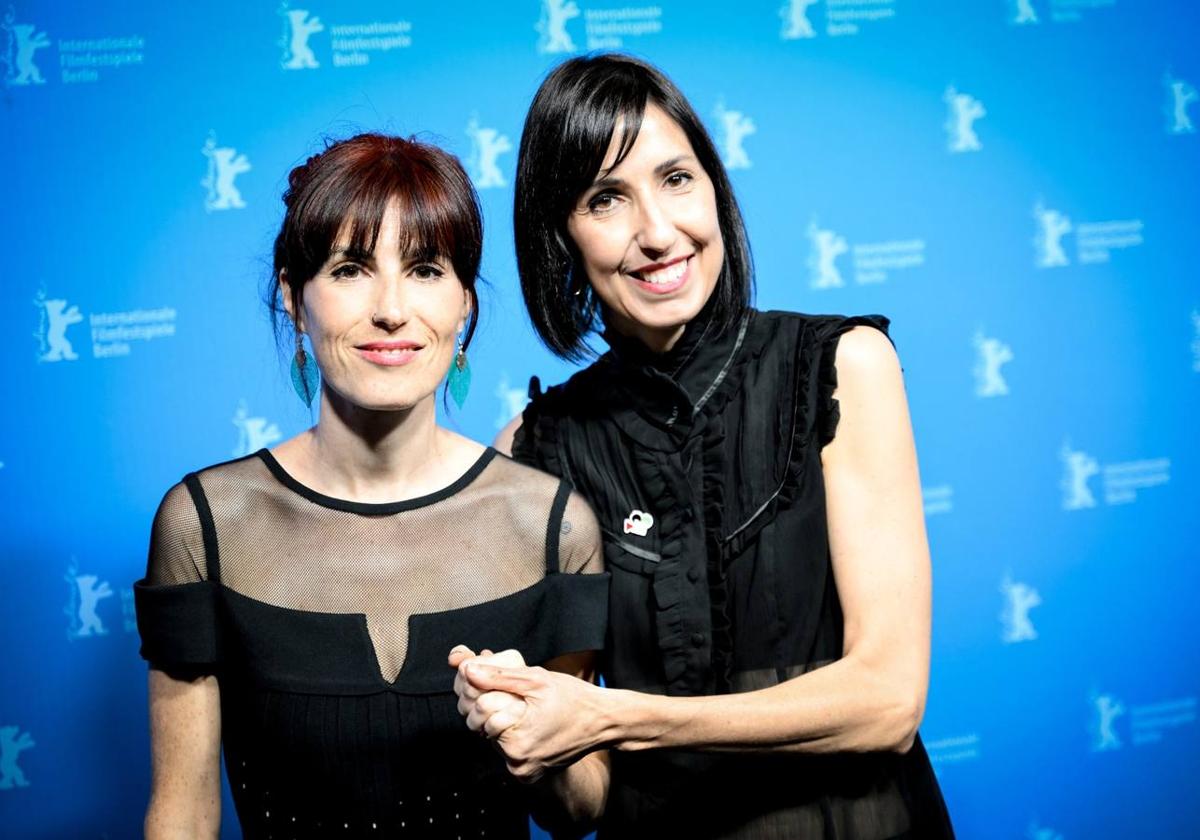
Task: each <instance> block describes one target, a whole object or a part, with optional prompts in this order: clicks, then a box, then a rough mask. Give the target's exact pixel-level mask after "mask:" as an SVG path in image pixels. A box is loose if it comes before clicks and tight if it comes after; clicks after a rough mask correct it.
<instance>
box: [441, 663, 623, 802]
mask: <svg viewBox="0 0 1200 840" xmlns="http://www.w3.org/2000/svg"><path fill="white" fill-rule="evenodd" d="M459 675H460V677H461V678H462V679H463V682H464V686H463V691H461V692H459V701H460V709H461V703H462V701H463V699H464V697H466V696H468V695H470V694H475V695H477V697H478V699H477V700H475V701H474V704H473V708H472V709H471V712H470V714H473V715H474V714H477V715H478V717H479V718H480V719H482V720H483V726H484V730H485V731H487V732H488V734H489V735H491V734H492V731H493V730H495V732H496V734H495V736H494V737H495V738H496V743H497V744H499V746H500V749H501V750H502V751H503V752H504V757H505V760H506V762H507V764H508V769H509V772H511V773H512V774H513V776H515V777H516V778H517V779H519V780H520V781H522V782H535V781H537V780H538V779H540V778H541V777H542V775H543V774H545V772H546V771H547V770H548V769H550V768H553V767H563V766H566V765H568V764H571V763H573V762H575V761H577V760H578V759H579V758H580V757H581V756H582V755H584V754H585V753H588V752H590V751H592V750H594V749H596V748H597V747H599V746H601V745H602V744H601V735H602V731H603V723H602V722H603V720H604V719H605V717H604V710H603V708H602V706H601V703H600V702H599V700H600V692H603V691H604V689H602V688H599V687H597V686H595V685H593V684H592V683H590V682H585V681H584V680H581V679H579V678H578V677H573V676H570V675H568V674H563V673H559V672H557V671H548V670H546V669H545V668H530V667H498V666H497V665H492V664H488V663H486V662H483V661H467V662H464V663H463V664H462V665H461V667H460V670H459ZM458 685H459V681H457V680H456V682H455V686H456V691H457V690H458ZM496 692H504V693H506V694H509V695H515V696H517V697H520V698H522V699H523V700H524V701H525V709H524V714H522V715H521V717H520V718H519V719H517V720H515V721H510V720H509V719H508V718H509V715H508V714H507V713H505V712H504V710H503V708H501V709H500V710H498V711H495V712H491V711H490V708H491V705H492V704H491V702H490V701H488V700H487V698H488V697H489V696H491V695H493V694H495V693H496ZM497 718H499V720H497Z"/></svg>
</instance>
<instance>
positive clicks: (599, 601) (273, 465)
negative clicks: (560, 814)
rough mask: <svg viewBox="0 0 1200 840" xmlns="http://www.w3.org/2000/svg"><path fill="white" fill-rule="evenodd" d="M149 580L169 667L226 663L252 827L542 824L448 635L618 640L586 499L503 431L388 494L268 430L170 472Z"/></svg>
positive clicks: (225, 723)
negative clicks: (336, 475)
mask: <svg viewBox="0 0 1200 840" xmlns="http://www.w3.org/2000/svg"><path fill="white" fill-rule="evenodd" d="M589 573H590V574H589ZM134 595H135V599H136V604H137V620H138V630H139V632H140V633H141V636H142V651H141V652H142V656H143V657H145V658H146V659H147V660H149V662H150V664H151V666H152V667H155V668H158V669H161V670H163V671H165V672H167V673H168V674H171V675H172V676H175V677H178V678H193V677H195V676H197V675H205V674H213V675H216V677H217V680H218V685H219V689H220V695H221V741H222V746H223V751H224V756H225V766H226V769H227V771H228V776H229V783H230V787H231V788H232V793H233V800H234V803H235V805H236V807H237V812H238V819H239V822H240V823H241V828H242V831H243V836H245V837H247V838H263V839H264V840H270V838H275V839H276V840H284V838H329V837H338V838H374V837H389V838H391V837H412V838H426V837H429V838H451V840H453V838H458V840H466V838H510V837H518V838H528V836H529V808H528V804H529V803H528V800H527V799H526V797H525V795H524V793H525V791H524V789H523V787H522V786H521V785H519V784H516V783H514V782H513V781H511V776H510V775H509V773H508V771H507V769H506V768H505V766H504V762H503V761H502V759H501V756H500V754H499V752H498V751H497V750H496V749H494V747H493V745H492V744H490V743H489V742H487V741H486V740H484V739H482V738H480V737H479V736H478V735H475V734H474V733H472V732H470V731H469V730H468V729H467V727H466V724H465V723H464V722H463V719H462V716H461V715H459V713H458V710H457V705H456V704H457V698H456V697H455V695H454V691H453V683H454V671H453V670H452V669H451V668H450V667H448V666H447V664H446V657H447V655H448V654H449V652H450V649H451V647H453V646H454V645H456V644H466V645H468V646H470V647H472V648H473V649H474V650H482V649H484V648H491V649H492V650H503V649H506V648H516V649H518V650H520V651H521V652H522V653H523V654H524V655H525V658H526V661H528V662H530V663H531V664H533V663H542V662H545V661H547V660H549V659H552V658H553V657H556V656H559V655H562V654H566V653H572V652H576V651H584V650H598V649H600V648H601V647H603V645H604V636H605V625H606V621H607V604H608V575H607V574H606V573H604V572H603V564H602V559H601V556H600V541H599V535H598V532H597V530H596V522H595V518H594V517H593V516H592V513H591V511H590V510H589V509H588V506H587V503H586V502H584V501H583V500H582V498H580V497H579V495H578V494H574V493H572V492H571V491H570V488H569V487H568V486H566V484H565V483H563V482H561V481H559V480H556V479H554V478H552V477H550V476H548V475H545V474H544V473H540V472H538V471H536V470H532V469H530V468H529V467H526V466H523V465H521V464H518V463H515V462H513V461H512V460H510V459H508V458H505V457H502V456H499V455H498V453H497V452H496V451H495V450H494V449H489V450H487V451H486V452H484V453H483V454H482V455H481V456H480V457H479V459H478V461H476V463H475V464H474V466H473V467H472V468H471V469H470V470H468V471H467V472H466V473H465V474H464V475H462V476H461V477H460V478H459V479H458V480H457V481H455V482H453V483H452V484H451V485H450V486H448V487H446V488H444V489H442V490H441V491H438V492H437V493H434V494H431V495H428V496H424V497H421V498H417V499H408V500H404V501H399V502H394V503H388V504H363V503H356V502H350V501H345V500H341V499H335V498H331V497H329V496H325V495H322V494H320V493H318V492H316V491H314V490H312V489H310V488H308V487H306V486H304V485H303V484H301V483H300V482H298V481H297V480H295V479H294V478H293V477H292V476H291V475H289V474H288V473H287V472H286V471H285V470H284V469H283V467H282V466H281V465H280V464H279V463H278V462H277V461H276V460H275V458H274V457H273V456H272V455H271V453H270V452H269V451H267V450H265V449H264V450H261V451H260V452H258V453H256V454H254V455H250V456H248V457H246V458H242V459H239V460H236V461H230V462H227V463H224V464H218V465H216V466H213V467H208V468H206V469H203V470H199V471H198V472H195V473H190V474H188V475H187V476H186V477H185V478H184V479H183V481H182V482H180V483H179V484H177V485H175V486H174V487H173V488H171V490H170V491H168V493H167V494H166V496H165V498H164V499H163V502H162V504H161V506H160V507H159V510H158V514H157V516H156V517H155V520H154V528H153V533H152V536H151V546H150V562H149V568H148V570H147V575H146V578H145V579H144V580H142V581H140V582H139V583H138V584H137V585H136V586H135V587H134Z"/></svg>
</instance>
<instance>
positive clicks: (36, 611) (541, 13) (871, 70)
mask: <svg viewBox="0 0 1200 840" xmlns="http://www.w3.org/2000/svg"><path fill="white" fill-rule="evenodd" d="M0 20H2V23H0V62H2V64H0V73H2V74H3V79H4V85H3V88H2V94H0V95H2V97H3V104H2V107H0V126H2V130H0V166H2V167H3V169H2V179H0V184H2V190H0V195H2V199H0V200H2V202H3V208H4V210H3V212H4V221H3V231H4V238H3V243H4V249H3V250H4V261H5V265H6V272H5V274H6V276H5V281H4V285H3V289H4V295H5V297H4V306H3V308H2V314H0V318H2V319H3V320H2V324H3V335H4V341H5V352H4V369H3V370H4V400H3V401H4V405H5V406H6V408H7V410H6V411H5V412H4V417H3V424H4V426H3V431H4V433H3V435H0V500H2V504H3V510H4V512H5V527H4V529H3V538H2V541H0V593H2V595H0V597H2V598H3V601H2V603H3V609H0V633H2V634H3V656H2V657H0V836H3V837H12V838H76V837H79V838H114V839H115V838H127V837H135V836H138V835H139V833H140V830H141V819H142V815H143V812H144V808H145V803H146V798H147V793H148V789H149V772H150V771H149V738H148V726H147V710H146V666H145V664H144V662H142V660H141V659H140V658H139V657H138V653H137V651H138V644H139V642H138V636H137V632H136V624H135V616H134V611H133V597H132V588H131V587H132V584H133V582H134V581H135V580H136V579H138V578H139V577H141V576H142V575H143V574H144V570H145V558H146V550H147V544H148V539H149V532H150V523H151V519H152V516H153V514H154V511H155V508H156V506H157V504H158V502H159V500H160V498H161V497H162V494H163V493H164V492H165V491H166V489H167V488H168V487H169V486H170V485H171V484H173V483H174V482H176V481H178V480H179V479H180V478H181V477H182V475H183V474H184V473H185V472H187V471H189V470H192V469H196V468H198V467H200V466H203V465H207V464H211V463H214V462H218V461H222V460H226V459H229V458H233V457H235V456H240V455H243V454H246V453H249V452H252V451H254V450H256V449H258V448H259V447H263V446H271V445H273V444H275V443H276V442H278V441H280V440H283V439H285V438H287V437H289V436H291V435H293V434H296V433H297V432H299V431H300V430H302V429H304V428H306V427H307V426H308V425H309V424H311V423H312V422H313V419H314V418H313V416H312V415H310V414H309V412H308V411H307V410H306V409H305V408H304V407H303V405H302V404H301V403H300V401H299V400H298V399H296V397H295V395H294V394H293V393H292V391H291V387H290V383H289V380H288V376H287V368H286V365H287V363H288V353H287V350H286V348H284V349H283V350H280V349H278V348H277V347H276V346H275V343H274V339H273V337H272V335H271V328H270V325H269V321H268V318H267V315H266V310H265V308H264V306H263V304H262V300H261V298H262V295H261V291H262V289H263V286H264V283H266V282H269V275H270V258H271V257H270V252H271V244H272V241H273V238H274V234H275V231H276V230H277V227H278V224H279V222H280V219H281V217H282V202H281V201H280V196H281V194H282V191H283V188H284V186H285V184H286V176H287V173H288V171H289V170H290V169H291V168H292V167H293V166H295V165H297V164H299V163H302V162H303V161H304V160H305V159H306V158H307V157H308V156H309V155H311V154H313V153H315V152H316V151H319V150H320V149H321V148H323V142H324V141H323V138H326V137H331V138H343V137H348V136H350V135H352V134H355V133H358V132H360V131H368V130H371V131H385V132H392V133H397V134H403V135H409V134H414V133H415V134H416V135H418V137H420V138H423V139H427V140H431V141H433V142H435V143H438V144H440V145H442V146H444V147H445V148H447V149H449V150H450V151H452V152H454V153H455V154H457V155H458V156H459V157H460V158H461V159H462V160H463V162H464V164H465V165H466V167H467V169H468V171H469V172H470V174H471V176H472V178H473V179H474V182H475V186H476V187H477V188H478V190H479V195H480V198H481V201H482V205H483V210H484V216H485V227H486V241H485V248H484V267H483V273H484V277H485V279H486V288H485V289H484V290H483V293H482V325H481V331H480V333H479V335H478V338H477V340H476V342H475V344H474V345H473V346H472V348H471V353H470V355H471V365H472V368H473V370H474V383H473V385H472V390H471V394H470V396H469V398H468V401H467V403H466V406H465V408H464V409H463V410H462V411H452V412H451V413H450V414H449V416H448V417H444V418H443V419H444V420H445V422H446V423H448V424H449V425H450V426H451V427H453V428H457V429H459V430H461V431H462V432H463V433H465V434H467V435H469V436H471V437H473V438H476V439H478V440H481V441H489V440H491V438H492V437H493V436H494V434H495V433H496V431H497V430H498V429H499V428H500V426H501V425H503V424H504V423H505V422H507V421H508V420H509V418H511V417H512V416H513V415H515V414H516V413H517V412H519V411H520V410H521V408H522V406H523V405H524V403H525V400H526V390H527V382H528V380H529V377H530V376H531V375H534V374H536V375H538V376H539V377H541V379H542V381H543V383H553V382H558V381H561V380H562V379H564V378H565V377H566V376H568V375H569V373H570V372H571V369H570V367H569V366H568V365H566V364H564V363H562V362H559V361H557V360H555V359H553V358H552V357H551V356H550V354H549V353H548V352H547V351H546V350H545V349H544V348H543V347H541V346H540V345H539V343H538V342H537V340H536V339H535V337H534V335H533V333H532V331H531V329H530V327H529V325H528V322H527V319H526V316H525V314H524V309H523V305H522V301H521V297H520V292H519V288H518V283H517V277H516V272H515V266H514V262H515V261H514V256H513V248H512V231H511V212H512V184H513V180H514V171H515V163H516V148H517V146H518V143H519V140H520V134H521V127H522V123H523V120H524V115H525V111H526V108H527V107H528V105H529V102H530V100H531V98H532V95H533V93H534V91H535V90H536V88H537V85H538V83H539V82H540V80H541V79H542V77H543V76H544V74H545V73H546V72H547V70H548V69H549V68H550V67H551V66H553V65H554V64H556V63H557V62H559V61H561V60H563V59H564V58H567V57H569V56H571V55H575V54H580V53H583V52H586V51H590V50H597V49H618V50H624V51H628V52H630V53H632V54H635V55H638V56H641V57H644V58H647V59H648V60H650V61H652V62H654V63H656V64H657V65H659V66H660V67H662V68H663V69H664V70H665V71H666V72H667V73H668V74H669V75H670V76H671V77H672V78H673V79H674V80H675V81H676V82H677V83H678V84H679V85H680V87H681V88H682V90H683V91H684V93H685V94H686V95H687V96H688V97H689V98H690V99H691V101H692V102H693V103H694V105H695V107H696V109H697V111H698V112H699V113H700V114H701V115H702V117H703V118H704V119H705V120H706V122H707V125H708V127H709V129H710V130H711V132H712V134H713V136H714V138H715V140H716V142H717V144H718V146H719V148H720V149H721V151H722V154H723V157H724V160H725V164H726V166H727V167H728V169H729V172H730V175H731V177H732V179H733V183H734V187H735V189H736V191H737V196H738V198H739V200H740V202H741V206H742V208H743V210H744V213H745V216H746V221H747V225H748V229H749V233H750V240H751V243H752V245H753V247H754V256H755V261H756V268H757V290H758V291H757V305H758V306H759V307H760V308H763V309H780V308H781V309H790V310H799V311H803V312H809V313H834V312H836V313H846V314H856V313H875V312H878V313H883V314H885V315H887V316H889V317H890V318H891V319H892V321H893V330H892V334H893V337H894V339H895V343H896V346H897V348H898V352H899V354H900V358H901V362H902V364H903V366H904V370H905V377H906V383H907V388H908V394H909V399H910V404H911V410H912V415H913V420H914V425H915V429H916V439H917V446H918V451H919V455H920V462H921V476H922V484H923V495H924V503H925V513H926V516H927V520H928V531H929V538H930V545H931V549H932V558H933V578H934V605H933V649H932V674H931V680H930V693H929V702H928V708H927V711H926V715H925V719H924V723H923V725H922V733H923V737H924V738H925V741H926V744H927V747H928V749H929V752H930V754H931V757H932V760H933V763H934V766H935V767H936V769H937V773H938V776H939V779H940V781H941V784H942V786H943V789H944V792H945V795H946V799H947V801H948V803H949V806H950V810H951V813H952V815H953V817H954V820H955V823H956V825H957V828H958V831H959V833H960V835H961V836H962V837H964V838H1025V839H1026V840H1081V839H1082V838H1110V837H1111V838H1130V837H1162V838H1175V837H1195V836H1197V835H1196V834H1195V832H1196V830H1197V829H1196V825H1197V824H1198V823H1200V801H1198V799H1197V797H1196V794H1195V784H1196V772H1197V770H1198V769H1200V767H1198V760H1197V755H1198V754H1200V725H1198V724H1197V696H1198V695H1200V619H1197V616H1196V613H1195V610H1196V605H1195V601H1196V597H1197V593H1198V592H1200V567H1198V564H1197V560H1198V559H1200V558H1198V557H1197V554H1196V551H1197V549H1196V545H1197V536H1200V534H1198V530H1200V529H1198V527H1197V520H1198V519H1200V517H1198V508H1200V506H1198V504H1197V499H1198V498H1200V496H1198V493H1197V491H1198V489H1200V487H1198V478H1197V476H1198V474H1200V463H1198V454H1200V453H1198V447H1197V445H1196V430H1197V408H1198V407H1200V404H1198V396H1200V279H1198V274H1197V265H1198V263H1200V236H1198V235H1197V225H1198V223H1200V133H1198V131H1197V126H1198V125H1200V93H1198V90H1200V9H1198V8H1197V6H1196V5H1195V4H1194V3H1191V2H1183V0H1178V2H1134V0H1013V2H1005V0H798V1H797V2H788V3H780V2H779V0H761V2H759V1H757V0H750V1H749V2H737V3H725V2H708V3H705V2H695V0H688V1H687V2H684V0H660V2H655V3H654V4H653V5H650V4H648V3H646V4H643V3H641V2H626V0H543V2H538V1H537V0H523V1H522V2H516V1H515V0H514V2H507V0H506V2H486V3H484V2H441V3H435V2H407V1H403V2H402V1H401V0H351V1H350V2H334V0H296V2H291V3H289V2H283V3H279V2H278V0H261V2H247V0H212V2H206V3H187V4H176V3H149V2H143V3H135V2H101V3H84V2H81V1H79V2H75V0H71V2H67V0H64V2H31V0H22V2H14V3H11V4H10V3H9V2H7V0H0ZM546 174H547V177H553V173H546ZM881 550H884V549H883V548H882V547H881ZM224 820H225V823H224V824H225V836H231V837H236V836H237V835H238V832H237V828H236V819H235V818H234V816H233V812H232V807H231V805H230V803H229V800H228V799H226V805H225V814H224Z"/></svg>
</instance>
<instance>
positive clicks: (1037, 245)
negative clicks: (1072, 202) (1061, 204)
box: [1033, 201, 1072, 268]
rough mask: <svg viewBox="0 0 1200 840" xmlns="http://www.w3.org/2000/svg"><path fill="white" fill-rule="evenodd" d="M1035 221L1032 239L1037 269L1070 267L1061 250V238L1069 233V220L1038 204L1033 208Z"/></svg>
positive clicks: (1065, 254)
mask: <svg viewBox="0 0 1200 840" xmlns="http://www.w3.org/2000/svg"><path fill="white" fill-rule="evenodd" d="M1033 217H1034V219H1036V220H1037V224H1038V226H1037V234H1036V235H1035V236H1034V237H1033V247H1034V251H1035V259H1034V262H1035V264H1036V265H1037V267H1038V268H1057V267H1059V266H1064V265H1070V264H1071V260H1070V259H1069V258H1068V257H1067V252H1066V250H1064V248H1063V244H1062V241H1063V237H1064V236H1066V235H1067V234H1068V233H1070V232H1071V228H1072V225H1071V220H1070V219H1069V218H1067V217H1066V216H1064V215H1063V214H1062V213H1060V212H1058V211H1057V210H1051V209H1050V208H1048V207H1046V206H1045V205H1043V204H1042V202H1040V201H1039V202H1038V203H1037V204H1036V205H1034V208H1033Z"/></svg>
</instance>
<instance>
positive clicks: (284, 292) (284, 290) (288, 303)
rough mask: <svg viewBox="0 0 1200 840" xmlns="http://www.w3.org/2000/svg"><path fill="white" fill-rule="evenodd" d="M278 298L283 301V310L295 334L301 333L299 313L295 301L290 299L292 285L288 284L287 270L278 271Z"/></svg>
mask: <svg viewBox="0 0 1200 840" xmlns="http://www.w3.org/2000/svg"><path fill="white" fill-rule="evenodd" d="M279 297H280V298H281V299H282V300H283V310H284V311H285V312H287V314H288V317H289V318H291V319H292V325H293V326H295V328H296V332H303V326H302V325H301V324H300V313H298V312H297V311H296V301H295V300H294V299H293V297H292V285H291V284H290V283H289V282H288V276H287V269H286V268H281V269H279Z"/></svg>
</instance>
